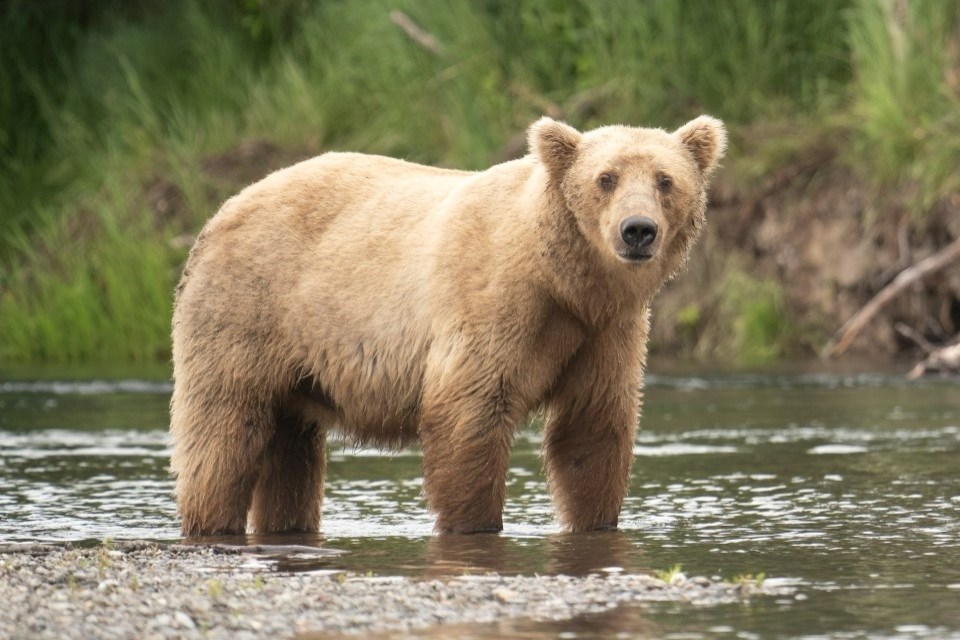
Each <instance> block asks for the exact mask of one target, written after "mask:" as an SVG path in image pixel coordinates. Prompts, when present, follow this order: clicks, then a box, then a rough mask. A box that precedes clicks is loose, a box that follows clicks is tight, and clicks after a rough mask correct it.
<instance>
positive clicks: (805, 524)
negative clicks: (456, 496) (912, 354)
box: [0, 374, 960, 637]
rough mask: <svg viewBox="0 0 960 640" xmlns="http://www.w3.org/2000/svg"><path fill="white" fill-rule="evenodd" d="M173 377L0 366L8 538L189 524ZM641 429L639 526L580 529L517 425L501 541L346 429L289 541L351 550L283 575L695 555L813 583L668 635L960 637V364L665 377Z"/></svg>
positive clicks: (660, 560)
mask: <svg viewBox="0 0 960 640" xmlns="http://www.w3.org/2000/svg"><path fill="white" fill-rule="evenodd" d="M169 393H170V387H169V385H168V384H167V383H164V382H151V381H142V380H122V381H70V380H66V379H61V380H57V381H43V380H40V381H38V380H26V379H19V380H7V381H2V380H0V486H2V487H3V491H0V514H2V518H0V541H4V542H19V541H32V540H72V541H81V540H101V539H104V538H113V539H123V538H151V539H156V540H169V541H174V540H178V539H179V532H178V527H177V521H176V512H175V507H174V503H173V500H172V498H171V495H170V494H171V491H172V487H173V483H172V481H171V480H170V478H169V477H168V475H167V465H168V456H169V437H168V435H167V432H166V428H167V403H168V400H169ZM641 425H642V429H641V432H640V434H639V436H638V438H637V441H636V444H635V449H634V453H635V454H636V456H637V458H636V463H635V467H634V476H633V484H632V488H631V492H630V496H629V498H628V500H627V502H626V504H625V505H624V509H623V515H622V517H621V522H620V524H621V530H620V531H619V532H615V533H603V534H590V535H569V534H564V533H561V532H560V531H559V530H558V528H557V526H556V525H555V524H554V522H553V520H552V515H551V507H550V501H549V498H548V495H547V489H546V484H545V481H544V478H543V475H542V474H541V471H540V464H541V461H540V459H539V457H538V454H537V452H538V449H539V434H538V430H537V427H538V425H537V424H533V425H531V426H530V427H528V428H526V429H524V430H523V431H522V432H521V433H520V434H519V436H518V438H517V446H516V448H515V453H514V456H513V458H512V461H511V468H510V474H509V480H508V482H509V488H508V502H507V508H506V512H505V516H504V520H505V528H504V532H503V534H502V535H499V536H467V537H440V538H438V537H435V536H432V535H431V528H432V518H431V517H430V515H429V514H428V513H427V512H426V511H425V509H424V507H423V505H422V503H421V502H420V498H419V495H420V490H421V479H420V475H419V464H420V457H419V453H418V452H417V451H416V450H415V449H414V450H408V451H404V452H399V453H382V452H379V451H373V450H368V449H355V448H353V447H351V446H349V445H343V444H335V445H334V446H333V448H332V450H331V456H330V465H329V471H328V480H327V489H326V502H325V504H324V512H323V517H324V522H323V527H322V528H323V535H322V536H316V537H308V538H300V539H297V540H291V539H289V538H287V539H285V540H284V541H285V542H295V543H297V544H311V545H317V544H320V545H323V546H325V547H329V548H335V549H340V550H343V551H346V552H347V553H344V554H342V555H339V556H336V557H321V558H311V557H309V556H307V557H290V558H286V559H284V560H283V561H281V562H279V563H277V564H276V566H274V570H278V569H279V570H291V569H295V570H334V569H343V568H348V569H352V570H357V571H364V572H365V571H372V572H373V573H375V574H381V575H397V574H405V575H414V576H419V575H441V574H451V573H462V572H464V571H483V570H495V571H499V572H502V573H546V572H550V573H569V574H581V573H586V572H590V571H597V570H600V569H608V570H611V569H612V570H616V568H622V569H623V570H628V571H645V570H652V569H664V568H667V567H670V566H672V565H675V564H682V565H683V568H684V570H685V571H686V572H687V573H691V574H705V575H711V576H712V575H719V576H723V577H726V578H735V577H736V576H739V575H743V574H758V573H764V574H766V575H767V576H770V577H776V578H777V579H783V580H790V581H793V582H795V583H796V584H797V585H798V586H799V588H800V592H799V595H798V597H797V598H786V599H781V600H778V601H773V600H764V601H758V602H756V603H753V604H751V605H749V606H742V605H737V606H735V607H733V606H731V607H717V608H709V609H694V608H691V607H689V606H683V605H662V606H656V607H652V608H651V609H650V610H649V611H647V612H645V614H644V616H645V618H646V619H649V620H652V621H653V622H654V623H655V624H656V625H657V628H658V629H659V630H660V631H659V633H660V635H664V636H670V635H671V634H679V635H678V637H680V636H683V634H692V635H693V636H702V635H707V636H721V637H722V636H725V635H737V634H739V635H741V636H743V635H744V634H747V635H749V634H750V633H754V634H757V635H758V637H771V636H809V637H823V636H826V635H831V636H835V637H861V636H867V635H870V636H877V637H944V636H956V635H960V464H958V463H960V382H958V381H957V380H952V381H949V380H948V381H939V382H923V383H910V384H908V383H906V382H904V381H903V380H902V379H900V378H897V377H892V376H882V375H858V376H843V375H832V374H814V375H810V374H807V375H788V374H778V375H746V374H735V375H731V374H728V375H719V376H706V377H689V376H656V375H653V376H651V377H650V379H649V380H648V391H647V400H646V405H645V409H644V416H643V419H642V422H641ZM235 541H236V540H235ZM253 541H267V540H266V539H260V538H257V539H254V540H253ZM617 615H619V614H617ZM597 624H601V623H600V622H598V623H597ZM604 624H606V623H604ZM601 626H603V625H601ZM604 628H606V627H604ZM613 628H616V625H613ZM611 633H613V632H611Z"/></svg>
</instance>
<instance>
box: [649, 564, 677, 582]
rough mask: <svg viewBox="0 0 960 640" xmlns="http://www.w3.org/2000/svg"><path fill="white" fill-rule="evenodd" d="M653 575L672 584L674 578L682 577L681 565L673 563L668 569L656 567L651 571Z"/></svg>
mask: <svg viewBox="0 0 960 640" xmlns="http://www.w3.org/2000/svg"><path fill="white" fill-rule="evenodd" d="M653 577H654V578H656V579H657V580H660V581H661V582H666V583H667V584H673V582H674V581H675V580H679V579H681V578H682V577H683V567H681V566H680V565H679V564H675V565H673V566H672V567H670V568H669V569H658V570H656V571H654V572H653Z"/></svg>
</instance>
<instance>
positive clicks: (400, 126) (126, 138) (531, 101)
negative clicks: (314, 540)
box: [0, 0, 960, 362]
mask: <svg viewBox="0 0 960 640" xmlns="http://www.w3.org/2000/svg"><path fill="white" fill-rule="evenodd" d="M37 6H38V5H37V4H36V3H31V2H26V1H23V0H21V1H19V2H18V1H13V2H10V3H6V4H5V5H4V6H3V7H2V8H0V29H2V31H3V33H4V34H5V36H4V38H2V39H0V65H2V66H3V68H4V69H5V71H6V72H7V74H8V75H7V81H5V82H3V83H0V360H4V361H21V362H22V361H96V360H128V361H129V360H139V361H143V360H157V359H159V360H162V359H165V358H167V357H169V338H168V335H169V320H170V313H171V298H172V290H173V286H174V284H175V282H176V279H177V278H178V272H179V269H180V266H181V264H182V261H183V259H184V256H185V251H184V249H183V247H182V246H180V245H178V244H177V243H175V242H173V239H174V238H175V237H176V236H178V235H180V234H183V233H189V232H195V231H196V230H197V229H198V228H199V226H200V225H201V224H202V222H203V220H204V219H206V218H207V217H208V216H209V215H211V214H212V213H213V212H214V211H215V210H216V208H217V206H218V204H219V202H220V201H222V200H223V199H224V198H225V197H226V196H227V195H229V193H230V192H231V191H232V190H235V189H238V188H239V187H241V186H243V185H242V183H235V182H234V183H231V182H230V181H229V180H228V181H225V182H217V181H216V180H214V179H213V178H212V177H211V175H210V172H209V171H207V170H205V166H207V163H208V160H209V158H211V157H213V156H216V155H217V154H222V153H224V152H226V151H228V150H230V149H232V148H235V147H237V146H238V145H239V144H241V143H243V142H244V141H249V140H256V139H260V140H268V141H270V142H271V143H273V144H275V145H278V146H279V147H281V148H287V149H299V150H302V151H303V152H305V153H316V152H319V151H322V150H324V149H330V148H336V149H343V150H357V151H366V152H373V153H383V154H389V155H394V156H399V157H404V158H407V159H411V160H414V161H420V162H427V163H434V164H440V165H447V166H457V167H463V168H480V167H484V166H487V165H488V164H489V163H490V162H491V161H494V160H495V159H497V158H498V157H500V155H501V153H502V151H503V149H504V144H505V142H506V141H507V140H509V139H510V138H511V136H513V135H515V134H516V133H517V132H520V131H522V130H523V127H524V126H525V125H526V124H527V123H529V122H530V121H531V120H532V119H534V118H535V117H537V116H539V115H540V114H541V113H543V112H544V111H550V110H554V111H559V113H558V114H557V115H566V116H567V117H569V118H570V119H571V121H572V124H574V125H577V126H581V127H590V126H593V125H596V124H599V123H601V122H613V121H626V122H632V123H643V124H652V125H662V126H668V127H672V126H675V125H677V124H680V123H681V122H683V121H684V120H685V119H687V118H689V117H690V116H692V115H694V114H696V113H699V112H710V113H714V114H716V115H718V116H720V117H723V118H725V119H726V120H728V121H729V122H730V123H731V124H732V127H733V130H734V133H736V131H737V130H738V129H739V126H740V125H751V126H753V125H755V124H756V123H758V122H766V121H775V122H788V123H789V122H797V123H801V126H803V123H813V122H821V121H824V120H829V121H830V122H832V123H835V124H834V125H832V126H835V127H840V128H842V129H843V131H844V132H848V134H849V136H850V139H851V141H852V143H851V144H850V145H849V146H850V149H849V151H848V155H847V157H846V161H847V162H849V163H850V164H852V165H854V166H858V167H861V168H862V171H863V172H864V173H865V174H866V175H872V176H875V179H876V181H877V184H882V185H896V186H897V187H898V188H902V189H912V190H914V191H915V192H916V201H917V202H918V203H919V204H920V205H922V206H930V205H932V203H934V202H936V201H937V200H938V199H940V198H942V197H944V195H945V194H949V193H952V192H955V191H956V190H957V189H958V187H960V185H958V184H957V181H958V180H960V177H958V175H960V174H958V173H957V172H956V171H955V170H954V169H953V167H954V164H955V162H954V161H953V157H954V155H955V149H956V148H957V146H958V144H960V107H958V104H957V100H958V82H960V70H958V69H957V62H956V61H957V59H958V55H957V51H958V46H960V45H958V42H957V33H958V30H957V25H958V19H960V16H958V13H960V11H958V10H957V9H956V8H955V7H954V6H953V4H952V3H946V2H939V1H938V0H917V1H916V2H910V3H894V2H888V1H887V0H824V1H823V2H818V3H797V2H788V1H787V0H769V1H760V0H756V1H748V0H731V2H726V3H719V4H718V3H713V2H706V1H705V0H678V1H676V2H646V3H636V2H630V1H627V0H611V1H610V2H608V3H603V4H597V3H593V2H587V1H586V0H575V1H573V2H561V1H560V0H484V1H482V2H471V1H468V0H457V1H453V2H440V0H420V1H414V0H395V1H393V0H391V1H388V0H355V1H353V2H351V3H337V2H323V3H312V2H307V1H306V0H281V1H278V2H273V3H266V2H263V1H261V0H245V1H243V2H233V1H231V0H214V1H212V2H208V3H201V2H191V1H189V0H174V1H172V2H169V3H163V4H161V5H157V4H156V3H148V2H128V3H124V2H119V0H89V1H88V2H86V3H84V6H86V7H87V9H88V10H89V15H85V17H83V16H81V17H78V14H76V13H71V11H75V9H71V8H70V6H71V3H64V5H63V6H62V7H60V6H59V5H57V7H58V8H57V10H56V11H55V12H53V13H52V14H51V13H50V12H49V11H47V12H44V11H41V10H40V9H38V8H37ZM43 6H44V7H46V6H47V5H43ZM396 9H400V10H402V11H404V12H406V13H407V14H408V15H409V16H410V17H411V18H412V19H413V20H414V21H416V22H417V23H418V24H420V25H421V26H422V27H423V28H424V29H425V30H427V31H429V32H430V33H432V34H433V35H434V36H435V37H436V38H437V40H438V41H439V42H440V44H441V45H442V53H441V54H439V55H435V54H433V53H430V52H428V51H425V50H423V49H422V48H420V47H418V46H417V45H416V44H415V43H413V42H412V41H411V40H410V39H409V38H408V37H407V36H405V35H404V33H403V32H402V31H401V30H400V29H398V28H397V27H396V26H395V25H394V24H393V23H392V22H391V20H390V12H391V11H393V10H396ZM577 98H579V99H581V100H580V105H581V108H577V107H576V106H575V103H577ZM571 107H572V108H571ZM804 130H806V129H804ZM807 137H808V136H804V135H803V134H802V133H801V134H798V136H797V138H796V139H797V140H801V141H803V140H805V139H807ZM788 146H789V145H788ZM801 146H802V145H801ZM795 151H796V149H793V148H792V147H791V149H790V152H791V153H794V152H795ZM799 152H800V153H802V148H801V149H800V150H799ZM738 153H750V150H749V148H747V149H746V150H745V151H742V152H741V151H740V150H738V149H737V148H734V150H733V154H734V156H736V155H737V154H738ZM757 158H758V160H757V161H756V162H755V163H753V165H751V164H750V163H749V162H748V161H747V162H739V161H738V164H739V165H740V166H750V167H751V169H750V172H751V173H752V175H755V176H760V175H762V174H763V173H764V172H765V171H766V170H767V169H768V167H769V163H770V162H771V161H773V160H771V159H770V158H767V157H765V156H763V157H761V156H760V155H758V156H757ZM731 164H732V162H731ZM158 180H159V181H164V182H166V183H169V184H170V185H172V188H173V190H174V192H175V193H176V194H177V198H178V202H177V206H176V207H175V212H174V215H164V214H163V213H162V212H158V210H157V208H156V207H155V206H152V204H151V202H150V198H149V197H148V196H149V194H148V192H149V190H150V185H152V184H156V183H157V181H158ZM921 208H922V207H921ZM731 286H733V285H731ZM749 286H751V287H752V286H753V285H749ZM748 289H749V287H748ZM751 291H752V292H753V293H750V292H751ZM756 291H757V290H756V288H755V287H754V288H753V289H749V290H748V291H747V293H744V294H742V295H741V296H740V297H741V301H740V303H738V304H740V306H741V307H742V311H743V314H742V315H737V314H736V313H734V314H733V315H732V316H731V318H732V319H731V320H730V322H731V323H733V325H734V326H735V334H736V335H740V336H741V338H740V339H739V340H740V343H741V345H742V348H743V349H746V350H747V351H753V352H757V353H760V354H767V355H770V354H771V353H773V354H774V355H775V352H776V350H775V349H774V350H773V351H771V348H770V347H769V345H770V343H771V341H774V342H775V341H776V339H777V336H776V335H771V332H774V333H775V331H776V330H775V328H774V329H772V328H771V327H773V324H774V321H775V320H776V319H777V318H778V314H780V313H781V306H782V305H781V301H779V300H777V299H776V295H775V292H773V291H772V290H769V291H768V290H763V289H762V287H761V294H762V295H761V294H757V293H756ZM764 291H766V293H764ZM748 294H749V295H748ZM751 296H752V298H751ZM748 298H750V299H752V300H754V302H750V301H749V300H747V299H748ZM689 311H690V313H689V314H688V317H687V318H686V322H687V323H688V324H689V323H694V324H695V323H696V321H697V319H698V318H697V317H694V315H696V314H695V312H694V310H689ZM738 318H739V319H738ZM737 323H739V324H737Z"/></svg>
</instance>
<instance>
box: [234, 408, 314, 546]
mask: <svg viewBox="0 0 960 640" xmlns="http://www.w3.org/2000/svg"><path fill="white" fill-rule="evenodd" d="M326 461H327V455H326V433H325V431H324V429H322V428H321V427H320V426H319V425H317V424H315V423H313V422H310V421H307V420H304V419H303V418H301V417H300V416H299V415H295V414H294V413H287V412H281V413H279V414H278V416H277V429H276V431H275V432H274V435H273V438H272V439H271V440H270V442H269V443H268V444H267V447H266V449H265V451H264V456H263V465H262V467H261V470H260V476H259V479H258V480H257V485H256V488H255V489H254V492H253V505H252V507H251V509H250V522H251V524H252V525H253V530H254V531H256V532H257V533H280V532H293V531H300V532H315V531H317V530H318V529H319V527H320V509H321V506H322V504H323V480H324V474H325V472H326Z"/></svg>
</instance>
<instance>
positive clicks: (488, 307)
mask: <svg viewBox="0 0 960 640" xmlns="http://www.w3.org/2000/svg"><path fill="white" fill-rule="evenodd" d="M530 143H531V155H528V156H526V157H525V158H522V159H520V160H515V161H512V162H507V163H504V164H501V165H497V166H494V167H492V168H490V169H488V170H487V171H483V172H478V173H468V172H460V171H450V170H444V169H435V168H431V167H424V166H420V165H414V164H410V163H407V162H403V161H400V160H393V159H389V158H383V157H377V156H366V155H359V154H341V153H331V154H326V155H323V156H320V157H317V158H314V159H312V160H308V161H305V162H302V163H300V164H298V165H295V166H293V167H289V168H287V169H284V170H282V171H279V172H277V173H274V174H272V175H270V176H268V177H267V178H265V179H264V180H262V181H261V182H259V183H256V184H254V185H252V186H250V187H248V188H247V189H245V190H244V191H243V192H241V193H240V194H239V195H238V196H236V197H234V198H232V199H231V200H229V201H227V202H226V203H225V204H224V205H223V207H222V208H221V210H220V212H219V213H218V214H217V215H216V216H214V217H213V218H212V219H211V220H210V221H209V223H208V224H207V225H206V227H205V228H204V230H203V231H202V232H201V234H200V236H199V237H198V240H197V242H196V244H195V246H194V248H193V250H192V251H191V254H190V258H189V260H188V263H187V265H186V268H185V270H184V274H183V278H182V280H181V282H180V285H179V286H178V288H177V296H176V303H175V310H174V325H173V343H174V378H175V385H174V393H173V398H172V400H171V431H172V434H173V440H174V451H173V457H172V469H173V471H174V472H175V474H176V476H177V485H176V495H177V500H178V507H179V512H180V515H181V518H182V529H183V532H184V533H185V534H187V535H198V534H215V533H239V532H243V531H244V530H245V529H246V528H247V525H248V524H249V525H250V527H251V528H252V529H253V530H255V531H258V532H276V531H316V530H317V529H318V527H319V523H320V507H321V503H322V499H323V481H324V471H325V460H326V450H325V441H326V436H327V434H328V433H329V432H330V431H334V430H335V431H338V432H340V433H341V434H342V435H344V436H345V437H346V438H347V439H348V440H352V441H354V442H357V443H360V444H370V445H375V446H379V447H403V446H405V445H407V444H410V443H412V442H415V441H420V442H421V443H422V446H423V472H424V493H425V496H426V499H427V502H428V505H429V507H430V509H431V510H432V511H433V512H434V513H436V515H437V529H438V530H439V531H442V532H474V531H498V530H500V528H501V527H502V510H503V503H504V482H505V475H506V469H507V461H508V458H509V453H510V447H511V444H512V442H513V438H514V434H515V431H516V429H517V426H518V425H519V424H520V423H522V421H523V420H524V419H525V418H526V417H527V416H528V415H529V413H530V412H531V411H533V410H535V409H537V408H540V407H545V408H546V409H547V415H548V418H547V423H546V427H545V433H544V445H543V446H544V455H545V464H546V469H547V474H548V479H549V483H550V486H551V490H552V492H553V496H554V500H555V503H556V507H557V514H558V517H559V518H560V520H561V521H562V522H563V523H564V524H565V525H566V526H567V527H568V528H570V529H572V530H588V529H597V528H609V527H615V526H616V524H617V518H618V515H619V511H620V505H621V503H622V501H623V498H624V496H625V495H626V491H627V485H628V482H629V472H630V464H631V460H632V455H631V451H632V447H633V437H634V433H635V430H636V424H637V416H638V414H639V410H640V401H641V391H640V390H641V387H642V378H643V368H644V361H645V356H646V342H647V333H648V316H649V313H648V308H649V303H650V300H651V299H652V297H653V296H654V294H655V293H656V292H657V290H659V288H660V287H661V286H662V284H663V283H664V282H665V281H666V280H667V279H668V278H669V277H672V275H673V274H674V273H676V271H677V270H678V269H679V268H680V266H681V265H682V264H683V262H684V261H685V260H686V256H687V253H688V251H689V248H690V244H691V242H692V241H693V239H695V237H696V235H697V233H698V232H699V229H700V227H701V226H702V224H703V218H704V209H705V202H706V196H705V193H706V191H705V189H706V184H707V179H708V177H709V175H710V173H711V171H712V170H713V167H714V166H715V165H716V162H717V160H718V159H719V157H720V155H721V154H722V151H723V145H724V133H723V128H722V125H720V124H719V122H717V121H715V120H713V119H710V118H705V117H701V118H699V119H697V120H695V121H693V122H691V123H690V124H688V125H686V126H685V127H684V128H681V129H680V130H678V131H677V132H675V133H672V134H670V133H667V132H664V131H661V130H655V129H636V128H628V127H606V128H603V129H598V130H596V131H593V132H590V133H588V134H580V133H579V132H577V131H576V130H574V129H572V128H570V127H567V126H566V125H563V124H562V123H557V122H554V121H551V120H548V119H543V120H541V121H539V122H537V123H535V124H534V125H533V127H531V131H530ZM610 163H614V164H616V165H617V167H618V171H621V173H622V178H621V180H622V181H623V182H624V184H625V185H632V186H631V187H630V189H632V191H631V190H630V189H626V188H624V189H621V193H620V194H614V195H612V196H606V195H604V194H598V193H597V191H596V189H595V174H596V173H597V172H598V171H599V170H600V169H601V168H603V167H606V166H607V165H609V164H610ZM664 167H666V168H667V169H668V170H669V171H670V172H671V174H672V175H673V177H674V182H675V185H676V189H675V191H674V193H673V195H672V196H670V197H669V198H667V197H660V196H659V195H657V194H656V193H655V192H654V191H651V189H652V188H653V187H651V186H650V185H651V184H653V183H652V182H651V178H650V176H652V175H654V173H655V172H656V171H660V170H663V169H664ZM619 188H620V187H618V189H619ZM631 207H632V208H634V209H636V208H637V207H642V208H644V213H645V214H648V215H651V216H656V219H657V220H658V221H659V223H660V225H661V229H662V234H663V240H662V246H660V247H659V249H658V254H657V257H656V258H655V259H653V260H651V261H649V262H647V263H643V264H624V263H623V261H622V260H620V259H618V258H617V257H616V255H615V254H614V252H613V251H612V250H611V249H610V248H609V247H606V246H605V244H604V243H605V242H607V239H606V238H607V237H608V236H609V235H610V233H609V225H611V224H616V222H617V220H618V219H619V218H618V216H621V215H622V214H623V211H626V210H627V209H630V208H631ZM605 225H606V226H605ZM605 234H606V235H605Z"/></svg>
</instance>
